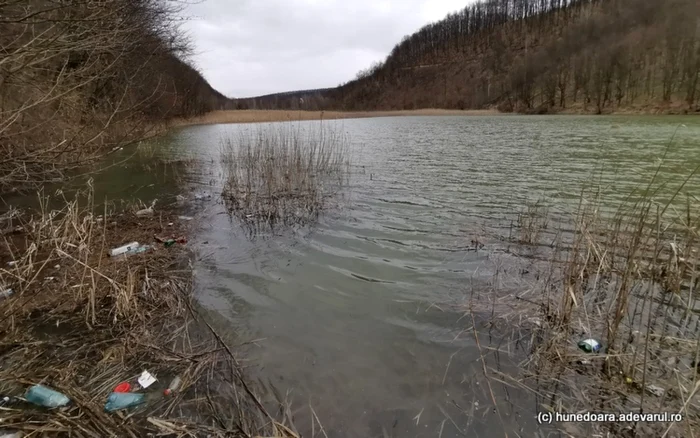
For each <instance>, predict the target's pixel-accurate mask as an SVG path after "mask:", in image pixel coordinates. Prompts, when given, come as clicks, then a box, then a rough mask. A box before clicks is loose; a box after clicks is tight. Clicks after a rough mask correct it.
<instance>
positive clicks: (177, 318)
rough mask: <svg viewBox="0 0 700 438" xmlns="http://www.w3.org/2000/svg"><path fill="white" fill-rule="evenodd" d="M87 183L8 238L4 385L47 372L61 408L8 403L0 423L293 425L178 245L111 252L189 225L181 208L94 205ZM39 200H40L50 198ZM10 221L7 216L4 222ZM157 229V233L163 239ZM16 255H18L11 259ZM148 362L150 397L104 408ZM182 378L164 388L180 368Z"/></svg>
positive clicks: (85, 431) (0, 385) (95, 428)
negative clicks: (239, 355) (217, 322)
mask: <svg viewBox="0 0 700 438" xmlns="http://www.w3.org/2000/svg"><path fill="white" fill-rule="evenodd" d="M91 198H92V195H91V194H90V192H87V193H86V194H85V195H84V196H83V195H78V196H77V197H76V198H75V199H72V200H71V199H68V200H65V207H64V208H62V209H60V210H53V211H49V210H47V209H44V210H43V211H40V212H38V214H37V215H36V216H34V217H26V218H23V217H21V216H20V217H15V218H13V219H11V221H12V223H11V224H10V225H11V226H10V225H8V226H7V227H6V229H7V230H11V233H9V234H5V236H4V242H3V244H2V246H0V261H2V266H1V267H0V289H4V288H6V287H11V288H12V289H13V291H14V293H13V294H12V295H10V296H9V297H4V298H1V299H0V300H1V302H2V305H1V306H0V394H1V395H2V396H16V397H21V396H22V395H23V394H24V392H25V390H26V388H27V387H29V386H31V385H34V384H38V383H41V384H44V385H46V386H49V387H51V388H54V389H56V390H58V391H60V392H62V393H64V394H66V395H67V396H68V397H69V398H70V399H71V401H72V402H71V405H70V406H69V407H68V408H65V409H54V410H48V409H44V408H39V407H37V406H34V405H31V404H29V403H27V402H22V401H19V402H16V403H11V404H9V405H6V406H3V407H2V408H1V409H2V419H3V422H2V427H3V430H19V431H23V432H24V433H25V434H26V436H42V437H43V436H68V435H70V436H76V437H98V436H99V437H102V436H105V437H106V436H120V437H121V436H125V437H126V436H128V437H145V436H151V435H152V436H155V435H158V436H210V437H251V436H258V435H259V434H262V435H264V436H276V437H295V436H297V435H296V434H295V433H294V432H292V431H291V430H290V429H289V428H288V427H287V426H284V425H282V424H280V423H277V422H276V421H274V420H273V419H272V417H271V416H270V415H269V414H268V412H267V411H266V410H265V408H264V407H263V405H262V404H261V402H260V400H259V398H258V396H257V395H256V393H255V392H254V391H253V389H252V387H251V386H249V384H248V383H247V382H246V380H245V378H244V376H243V374H242V367H241V366H240V364H239V363H238V362H237V359H236V357H235V356H234V355H233V353H232V350H231V349H230V347H229V345H227V344H226V343H225V341H224V340H223V339H222V338H221V337H220V336H219V335H218V334H217V333H216V331H214V329H213V328H212V327H211V326H210V325H209V324H208V323H207V322H205V321H204V320H203V319H202V317H201V316H200V315H198V314H197V307H196V305H195V304H194V303H193V302H192V296H191V287H190V282H191V270H190V269H188V267H187V260H186V257H183V256H184V255H185V249H184V247H182V246H181V245H179V244H178V245H175V246H171V247H168V248H166V247H164V246H163V245H158V244H154V247H153V248H151V249H150V250H149V251H148V252H144V253H140V254H131V255H122V256H118V257H108V256H107V251H108V250H109V249H110V248H113V247H116V246H120V245H122V244H124V243H125V242H129V241H138V242H141V243H142V244H143V243H151V242H153V241H154V239H155V236H164V237H169V236H179V235H181V234H182V233H185V232H186V228H185V225H184V223H180V222H179V221H178V219H177V217H176V214H175V213H174V212H173V213H172V214H171V213H168V212H167V211H162V210H156V212H155V214H154V215H153V216H149V217H138V216H136V215H134V214H133V212H127V213H123V214H116V213H111V212H110V211H109V210H107V209H105V211H104V214H103V215H101V216H95V214H93V213H92V211H93V208H94V205H93V204H92V202H91ZM46 204H47V202H46V201H42V205H46ZM3 225H5V224H3ZM156 240H157V239H156ZM9 261H12V262H13V263H11V264H10V265H8V264H7V263H8V262H9ZM143 369H148V370H149V371H150V372H151V373H152V374H154V375H155V376H156V377H157V378H158V382H156V383H155V384H154V385H153V386H152V387H149V388H148V389H146V390H142V391H141V392H142V393H145V394H146V403H145V404H144V405H143V406H142V407H139V408H137V409H135V410H132V411H131V412H128V413H127V412H126V411H121V412H114V413H106V412H104V410H103V406H104V404H105V402H106V400H107V396H108V395H109V393H110V392H111V391H112V390H113V388H114V387H115V386H116V385H117V384H118V383H119V382H121V381H134V378H135V376H138V375H139V374H140V373H141V371H142V370H143ZM176 375H178V376H180V377H181V379H182V386H181V387H180V388H179V389H178V390H177V391H176V392H175V394H174V395H172V396H164V395H163V389H164V388H165V387H167V385H168V383H169V382H170V380H171V379H172V378H173V377H174V376H176Z"/></svg>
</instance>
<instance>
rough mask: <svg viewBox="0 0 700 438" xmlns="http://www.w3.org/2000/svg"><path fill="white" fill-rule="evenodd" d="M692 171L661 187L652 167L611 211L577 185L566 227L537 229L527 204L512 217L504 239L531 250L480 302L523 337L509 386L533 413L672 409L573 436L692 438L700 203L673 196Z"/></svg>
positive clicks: (699, 315) (698, 352) (697, 411)
mask: <svg viewBox="0 0 700 438" xmlns="http://www.w3.org/2000/svg"><path fill="white" fill-rule="evenodd" d="M696 171H697V169H696ZM693 178H696V172H693V173H692V174H691V175H689V176H688V178H687V179H686V180H685V181H684V182H683V183H682V184H680V185H679V186H678V187H669V186H668V184H666V183H664V182H663V181H659V171H658V170H657V172H656V174H655V175H653V176H652V177H651V178H650V182H649V183H648V184H647V185H645V186H642V187H639V188H638V189H637V190H636V191H635V192H634V193H631V194H630V195H629V197H628V198H627V199H626V200H625V201H624V202H622V203H621V204H619V205H618V206H617V207H616V208H615V209H613V210H611V209H609V204H606V203H605V199H603V197H601V195H600V192H599V191H598V190H584V191H583V192H582V195H581V200H580V205H579V207H578V209H577V211H576V213H575V214H574V215H573V220H572V221H571V223H569V224H564V225H563V226H562V227H560V229H557V230H552V229H548V228H547V227H546V226H545V225H546V224H547V221H546V220H543V219H541V218H542V215H541V214H539V212H540V211H541V208H539V207H538V208H536V209H535V210H537V214H526V215H521V218H522V217H523V216H524V217H525V219H524V220H521V221H519V224H520V226H521V228H520V230H519V234H520V236H521V237H520V239H516V240H522V241H524V242H526V243H529V244H537V243H538V244H539V245H538V251H539V252H538V253H537V254H534V256H533V254H528V256H529V262H528V267H527V269H526V270H517V269H516V270H515V272H516V274H517V275H516V277H518V278H517V281H514V282H511V284H510V285H509V287H508V288H505V287H500V288H499V287H495V288H494V291H493V294H494V295H495V297H493V298H491V301H493V302H494V303H496V302H498V303H501V304H505V305H503V306H502V308H501V309H502V310H505V313H503V312H502V313H498V312H494V315H493V317H494V319H495V320H498V321H499V322H501V323H502V322H504V321H505V322H506V323H510V324H513V325H515V326H517V327H519V330H518V334H519V335H522V334H523V330H525V332H526V333H529V334H530V338H529V342H527V343H526V344H527V345H529V351H528V355H527V359H526V360H525V362H523V370H524V373H523V375H522V376H520V377H519V378H517V379H512V378H511V382H512V383H513V384H516V385H519V386H520V387H522V388H527V389H528V390H530V391H532V392H533V393H534V394H535V395H536V396H537V398H538V400H539V406H538V409H539V410H543V409H544V410H551V411H561V412H582V411H597V412H613V413H619V412H643V413H653V412H671V413H681V414H683V416H684V419H683V421H682V422H680V423H643V422H639V423H636V424H635V423H615V424H587V425H580V427H581V429H589V430H578V431H577V432H576V433H580V434H584V433H605V432H606V431H607V432H612V433H613V434H614V436H669V437H672V436H673V437H680V436H683V437H692V436H695V434H696V432H695V431H697V430H699V429H698V428H699V427H700V401H698V398H697V392H698V388H700V379H699V378H698V367H697V364H698V363H700V306H698V285H699V284H698V283H699V282H698V278H699V275H698V274H699V272H698V265H699V264H700V242H699V240H700V239H699V237H700V236H699V234H698V233H699V232H700V202H699V200H698V199H697V198H696V197H694V196H692V195H691V194H684V191H685V190H686V186H687V185H688V182H690V181H691V180H692V179H693ZM528 212H530V213H533V209H532V208H531V209H529V210H528ZM532 218H538V219H532ZM552 241H554V242H555V244H554V245H550V243H551V242H552ZM511 256H512V254H511ZM530 256H533V257H530ZM509 266H510V267H513V266H514V265H513V264H512V263H511V264H510V265H509ZM501 272H503V270H502V271H501ZM524 273H528V275H524ZM504 290H507V291H508V295H507V296H504V294H503V293H502V292H503V291H504ZM508 306H509V307H508ZM482 310H484V309H482ZM589 337H592V338H596V339H599V340H601V341H602V343H603V345H604V351H603V352H602V353H600V354H586V353H583V352H582V351H580V350H578V348H577V346H576V343H577V342H578V341H579V340H581V339H585V338H589ZM522 341H523V339H522V338H519V339H516V343H520V344H522Z"/></svg>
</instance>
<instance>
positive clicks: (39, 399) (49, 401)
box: [24, 385, 70, 408]
mask: <svg viewBox="0 0 700 438" xmlns="http://www.w3.org/2000/svg"><path fill="white" fill-rule="evenodd" d="M24 398H25V399H27V401H28V402H30V403H33V404H35V405H39V406H44V407H46V408H58V407H61V406H65V405H67V404H68V403H70V399H69V398H68V397H67V396H66V395H64V394H61V393H60V392H58V391H54V390H53V389H50V388H47V387H46V386H44V385H34V386H32V387H31V388H29V390H28V391H27V393H26V394H25V395H24Z"/></svg>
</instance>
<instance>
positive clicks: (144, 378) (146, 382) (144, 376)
mask: <svg viewBox="0 0 700 438" xmlns="http://www.w3.org/2000/svg"><path fill="white" fill-rule="evenodd" d="M156 380H157V379H156V378H155V377H153V375H152V374H151V373H149V372H148V371H146V370H144V371H143V372H142V373H141V376H139V379H138V381H139V385H141V387H142V388H148V387H149V386H151V385H152V384H153V383H154V382H155V381H156Z"/></svg>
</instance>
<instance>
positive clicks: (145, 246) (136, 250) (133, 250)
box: [128, 245, 151, 254]
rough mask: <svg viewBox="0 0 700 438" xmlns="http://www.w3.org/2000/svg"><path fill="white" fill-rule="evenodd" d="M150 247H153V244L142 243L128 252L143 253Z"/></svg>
mask: <svg viewBox="0 0 700 438" xmlns="http://www.w3.org/2000/svg"><path fill="white" fill-rule="evenodd" d="M149 249H151V245H141V246H137V247H136V248H132V249H130V250H129V251H128V254H141V253H142V252H146V251H148V250H149Z"/></svg>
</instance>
